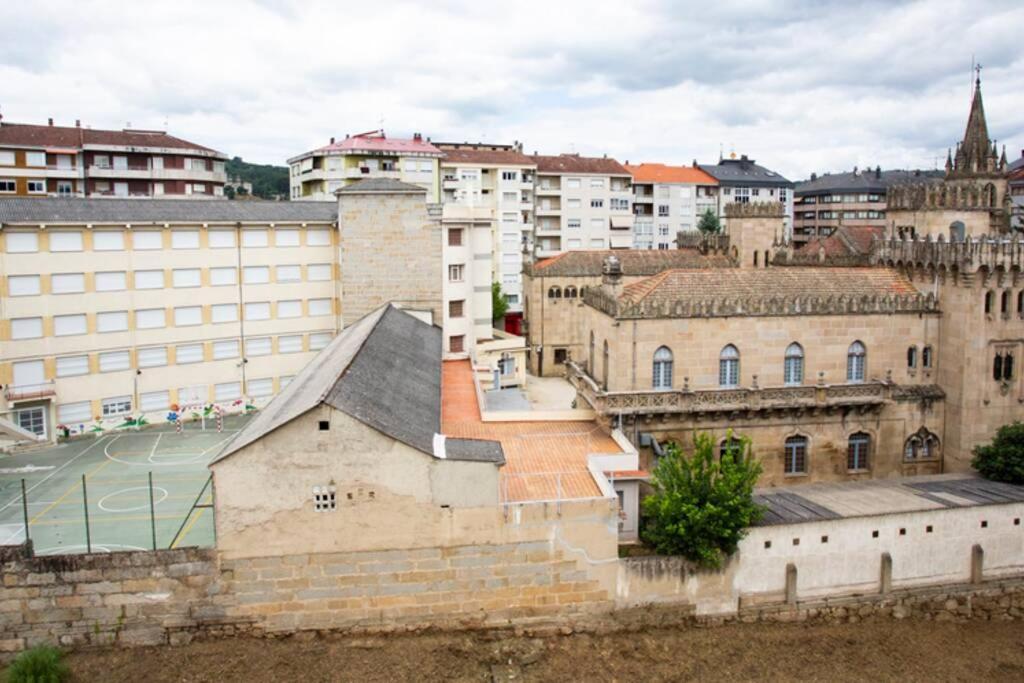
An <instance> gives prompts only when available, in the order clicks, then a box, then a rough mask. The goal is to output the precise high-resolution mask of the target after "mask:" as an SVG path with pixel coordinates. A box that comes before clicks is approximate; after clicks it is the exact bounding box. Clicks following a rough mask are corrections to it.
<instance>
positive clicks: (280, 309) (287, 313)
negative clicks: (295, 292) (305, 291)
mask: <svg viewBox="0 0 1024 683" xmlns="http://www.w3.org/2000/svg"><path fill="white" fill-rule="evenodd" d="M301 315H302V302H301V301H300V300H298V299H289V300H287V301H278V302H277V317H278V318H298V317H300V316H301Z"/></svg>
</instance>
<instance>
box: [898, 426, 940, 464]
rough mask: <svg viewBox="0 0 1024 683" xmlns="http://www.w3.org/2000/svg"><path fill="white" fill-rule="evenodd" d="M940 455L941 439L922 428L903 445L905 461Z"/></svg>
mask: <svg viewBox="0 0 1024 683" xmlns="http://www.w3.org/2000/svg"><path fill="white" fill-rule="evenodd" d="M938 455H939V438H938V437H937V436H935V435H934V434H932V433H931V432H929V431H928V430H927V429H925V428H924V427H922V428H921V429H919V430H917V432H915V433H914V434H911V435H910V437H909V438H907V440H906V441H905V442H904V443H903V459H904V460H917V459H918V458H934V457H937V456H938Z"/></svg>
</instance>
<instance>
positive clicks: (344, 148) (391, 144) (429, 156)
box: [288, 130, 444, 203]
mask: <svg viewBox="0 0 1024 683" xmlns="http://www.w3.org/2000/svg"><path fill="white" fill-rule="evenodd" d="M442 156H444V154H443V153H442V152H441V150H439V149H438V148H437V147H435V146H434V145H432V144H431V143H430V139H429V138H427V139H424V138H423V136H422V135H420V134H419V133H416V134H414V135H413V136H412V138H411V139H404V138H389V137H387V135H385V133H384V131H383V130H372V131H369V132H366V133H359V134H357V135H352V136H349V135H346V136H345V139H344V140H341V141H337V142H336V141H335V139H334V138H331V141H330V144H328V145H326V146H324V147H320V148H319V149H314V150H313V151H311V152H306V153H305V154H300V155H298V156H295V157H292V158H291V159H289V160H288V166H289V168H290V170H289V176H290V183H289V184H290V187H291V198H292V199H294V200H311V201H326V200H331V199H334V192H335V191H336V190H338V189H340V188H342V187H346V186H348V185H351V184H352V183H355V182H358V181H360V180H367V179H371V178H386V179H388V180H399V181H401V182H403V183H409V184H411V185H418V186H420V187H422V188H424V189H425V190H427V201H429V202H433V203H437V202H440V201H441V195H440V173H439V161H440V159H441V157H442Z"/></svg>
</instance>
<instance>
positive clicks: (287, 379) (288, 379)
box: [277, 375, 295, 391]
mask: <svg viewBox="0 0 1024 683" xmlns="http://www.w3.org/2000/svg"><path fill="white" fill-rule="evenodd" d="M293 379H295V375H282V376H281V377H280V378H279V379H278V382H277V383H278V386H279V387H280V389H281V391H284V388H285V387H286V386H288V385H289V384H291V383H292V380H293Z"/></svg>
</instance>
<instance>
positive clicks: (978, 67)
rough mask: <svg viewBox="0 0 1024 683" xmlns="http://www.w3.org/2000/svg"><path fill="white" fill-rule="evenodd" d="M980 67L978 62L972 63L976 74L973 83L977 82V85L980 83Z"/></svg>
mask: <svg viewBox="0 0 1024 683" xmlns="http://www.w3.org/2000/svg"><path fill="white" fill-rule="evenodd" d="M981 68H982V67H981V63H980V62H979V63H978V64H975V65H974V73H975V75H976V78H975V83H977V84H978V85H981Z"/></svg>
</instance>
